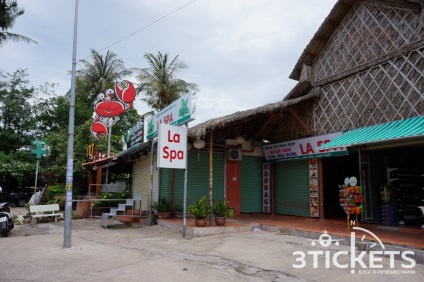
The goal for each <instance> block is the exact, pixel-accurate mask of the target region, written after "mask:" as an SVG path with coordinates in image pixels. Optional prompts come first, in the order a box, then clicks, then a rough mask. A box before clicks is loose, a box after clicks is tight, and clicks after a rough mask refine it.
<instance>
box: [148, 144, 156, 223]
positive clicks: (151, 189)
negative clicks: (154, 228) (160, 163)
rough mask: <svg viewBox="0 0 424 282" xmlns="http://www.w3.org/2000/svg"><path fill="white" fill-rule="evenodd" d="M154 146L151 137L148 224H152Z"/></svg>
mask: <svg viewBox="0 0 424 282" xmlns="http://www.w3.org/2000/svg"><path fill="white" fill-rule="evenodd" d="M154 147H155V139H154V138H153V139H152V147H151V154H150V199H149V200H150V202H149V225H152V201H153V154H154Z"/></svg>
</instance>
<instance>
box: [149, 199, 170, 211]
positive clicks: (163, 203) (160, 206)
mask: <svg viewBox="0 0 424 282" xmlns="http://www.w3.org/2000/svg"><path fill="white" fill-rule="evenodd" d="M152 209H155V210H157V211H158V212H169V211H170V210H171V205H170V204H169V202H168V200H167V199H166V198H165V197H161V198H160V199H159V201H158V202H157V203H154V204H153V205H152Z"/></svg>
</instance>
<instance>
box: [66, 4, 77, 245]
mask: <svg viewBox="0 0 424 282" xmlns="http://www.w3.org/2000/svg"><path fill="white" fill-rule="evenodd" d="M77 26H78V0H75V20H74V45H73V51H72V79H71V96H70V99H69V129H68V156H67V162H66V205H65V223H64V224H65V225H64V240H63V247H64V248H70V247H71V229H72V226H71V218H72V182H73V174H74V120H75V73H76V65H77V60H76V57H77Z"/></svg>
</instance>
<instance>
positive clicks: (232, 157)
mask: <svg viewBox="0 0 424 282" xmlns="http://www.w3.org/2000/svg"><path fill="white" fill-rule="evenodd" d="M227 160H229V161H241V150H240V149H239V148H237V149H227Z"/></svg>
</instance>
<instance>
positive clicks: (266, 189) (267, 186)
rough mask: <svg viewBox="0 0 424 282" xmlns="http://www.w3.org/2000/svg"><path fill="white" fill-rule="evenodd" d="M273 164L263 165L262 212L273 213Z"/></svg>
mask: <svg viewBox="0 0 424 282" xmlns="http://www.w3.org/2000/svg"><path fill="white" fill-rule="evenodd" d="M270 167H271V164H268V163H265V164H262V173H263V175H262V212H263V213H271V168H270Z"/></svg>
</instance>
